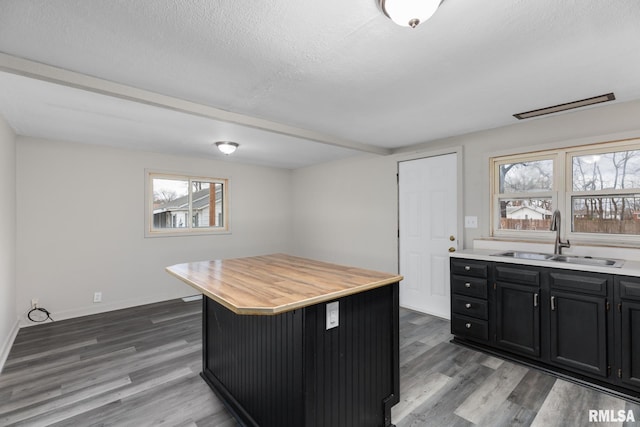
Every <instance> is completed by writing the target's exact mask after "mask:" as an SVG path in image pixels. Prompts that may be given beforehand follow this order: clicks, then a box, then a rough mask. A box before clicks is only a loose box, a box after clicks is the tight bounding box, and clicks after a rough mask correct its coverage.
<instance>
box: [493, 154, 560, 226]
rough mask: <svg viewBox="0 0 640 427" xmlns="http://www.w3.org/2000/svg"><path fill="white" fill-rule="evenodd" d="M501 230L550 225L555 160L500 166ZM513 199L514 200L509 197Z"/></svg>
mask: <svg viewBox="0 0 640 427" xmlns="http://www.w3.org/2000/svg"><path fill="white" fill-rule="evenodd" d="M498 173H499V181H498V184H499V189H498V193H499V203H500V223H499V227H500V229H501V230H543V229H545V228H548V227H549V225H550V220H551V214H552V209H551V208H552V200H551V197H550V196H548V195H547V194H544V193H550V192H551V191H552V190H553V160H551V159H544V160H533V161H529V162H518V163H504V164H501V165H499V167H498ZM509 196H512V197H509Z"/></svg>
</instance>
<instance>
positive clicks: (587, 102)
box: [513, 92, 616, 120]
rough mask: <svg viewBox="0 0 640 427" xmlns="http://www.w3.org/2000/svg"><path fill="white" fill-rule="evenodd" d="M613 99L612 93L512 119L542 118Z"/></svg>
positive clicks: (520, 115)
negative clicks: (546, 115)
mask: <svg viewBox="0 0 640 427" xmlns="http://www.w3.org/2000/svg"><path fill="white" fill-rule="evenodd" d="M614 99H616V96H615V95H614V94H613V92H612V93H608V94H606V95H600V96H594V97H593V98H587V99H581V100H579V101H573V102H567V103H566V104H560V105H554V106H553V107H546V108H540V109H539V110H532V111H527V112H525V113H518V114H514V115H513V117H515V118H516V119H518V120H523V119H530V118H531V117H538V116H544V115H545V114H551V113H559V112H560V111H566V110H571V109H573V108H580V107H586V106H587V105H593V104H599V103H601V102H608V101H613V100H614Z"/></svg>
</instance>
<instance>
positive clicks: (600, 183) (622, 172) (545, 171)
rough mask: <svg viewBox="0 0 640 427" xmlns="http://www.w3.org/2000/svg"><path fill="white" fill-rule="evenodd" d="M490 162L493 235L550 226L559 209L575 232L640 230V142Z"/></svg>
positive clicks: (630, 233) (626, 232) (635, 232)
mask: <svg viewBox="0 0 640 427" xmlns="http://www.w3.org/2000/svg"><path fill="white" fill-rule="evenodd" d="M491 161H492V165H493V166H492V167H493V183H492V188H493V204H492V209H493V212H492V216H493V218H494V223H493V227H494V234H497V235H499V234H501V233H503V232H507V233H509V234H514V233H515V234H518V233H519V232H523V234H531V233H532V232H536V231H547V230H549V227H550V225H551V216H552V215H553V211H554V210H555V209H560V211H561V212H562V214H563V220H564V222H565V225H564V226H565V227H567V228H565V229H568V230H570V233H573V234H576V233H587V234H592V235H594V234H599V235H628V236H639V235H640V141H637V140H635V141H625V142H624V143H610V144H599V145H597V146H587V147H572V148H567V149H561V150H554V151H547V152H541V153H529V154H521V155H514V156H505V157H496V158H493V159H491Z"/></svg>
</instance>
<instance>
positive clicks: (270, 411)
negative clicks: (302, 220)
mask: <svg viewBox="0 0 640 427" xmlns="http://www.w3.org/2000/svg"><path fill="white" fill-rule="evenodd" d="M167 272H168V273H170V274H172V275H174V276H176V277H178V278H179V279H181V280H182V281H184V282H185V283H187V284H189V285H190V286H193V287H194V288H196V289H198V290H199V291H200V292H202V293H203V294H204V295H203V296H204V298H203V303H202V310H203V324H202V334H203V335H202V350H203V367H202V377H203V378H204V379H205V381H206V382H207V384H209V386H210V387H211V388H212V389H213V390H214V391H215V392H216V393H217V394H218V396H219V397H220V398H221V399H222V400H223V402H224V403H225V404H226V405H227V407H228V408H229V409H230V410H231V412H232V413H233V414H234V416H235V417H236V419H237V420H238V421H239V422H240V423H241V424H242V425H244V426H262V427H270V426H273V427H287V426H291V427H303V426H307V427H324V426H331V427H339V426H344V427H359V426H362V427H375V426H384V427H387V426H392V425H393V424H392V423H391V407H392V406H393V405H395V404H396V403H398V402H399V397H400V396H399V392H400V383H399V381H400V380H399V378H400V348H399V345H400V344H399V343H400V340H399V322H400V319H399V298H398V292H399V289H398V286H399V282H400V280H402V276H400V275H397V274H390V273H383V272H379V271H374V270H365V269H361V268H357V267H349V266H344V265H338V264H330V263H326V262H321V261H315V260H310V259H306V258H300V257H295V256H290V255H285V254H273V255H262V256H255V257H248V258H235V259H228V260H213V261H201V262H192V263H186V264H176V265H174V266H171V267H167ZM336 306H337V309H336Z"/></svg>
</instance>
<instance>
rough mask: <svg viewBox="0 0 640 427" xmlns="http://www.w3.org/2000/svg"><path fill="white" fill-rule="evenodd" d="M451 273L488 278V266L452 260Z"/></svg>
mask: <svg viewBox="0 0 640 427" xmlns="http://www.w3.org/2000/svg"><path fill="white" fill-rule="evenodd" d="M451 272H452V273H453V274H461V275H464V276H474V277H484V278H485V279H486V278H487V264H482V263H477V262H472V261H467V260H464V259H461V260H455V259H452V260H451Z"/></svg>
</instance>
